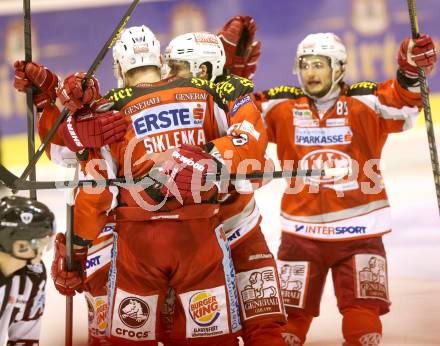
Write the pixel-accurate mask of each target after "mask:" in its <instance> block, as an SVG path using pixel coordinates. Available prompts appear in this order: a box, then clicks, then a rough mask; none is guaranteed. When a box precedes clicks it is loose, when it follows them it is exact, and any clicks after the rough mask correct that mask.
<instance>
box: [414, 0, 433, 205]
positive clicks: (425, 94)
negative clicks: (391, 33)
mask: <svg viewBox="0 0 440 346" xmlns="http://www.w3.org/2000/svg"><path fill="white" fill-rule="evenodd" d="M407 2H408V12H409V19H410V22H411V35H412V38H413V39H416V38H418V37H419V36H420V31H419V23H418V19H417V14H416V4H415V0H407ZM417 71H418V73H419V83H420V92H421V94H422V102H423V113H424V114H425V124H426V133H427V135H428V143H429V154H430V155H431V164H432V173H433V175H434V183H435V191H436V194H437V206H438V209H439V213H440V171H439V162H438V155H437V146H436V143H435V134H434V126H433V123H432V115H431V105H430V103H429V91H428V83H427V81H426V76H425V71H424V70H423V69H422V68H421V67H418V68H417Z"/></svg>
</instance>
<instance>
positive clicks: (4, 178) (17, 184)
mask: <svg viewBox="0 0 440 346" xmlns="http://www.w3.org/2000/svg"><path fill="white" fill-rule="evenodd" d="M346 175H351V169H349V168H327V169H322V170H321V169H305V170H293V171H273V172H252V173H247V174H244V173H239V174H220V173H217V174H207V175H206V180H207V181H238V180H253V179H278V178H293V177H323V176H346ZM155 179H156V180H153V179H152V178H150V177H148V176H146V177H143V178H114V179H101V180H64V181H27V180H21V179H20V178H18V177H17V176H16V175H14V174H12V173H11V172H10V171H8V170H7V169H6V168H5V167H4V166H3V165H1V164H0V182H2V183H3V184H4V185H6V186H7V187H8V188H10V189H15V190H30V189H35V190H54V189H66V188H76V187H105V186H119V187H124V186H133V185H140V186H145V187H148V186H151V185H153V184H154V183H156V182H157V181H158V180H159V179H157V178H155Z"/></svg>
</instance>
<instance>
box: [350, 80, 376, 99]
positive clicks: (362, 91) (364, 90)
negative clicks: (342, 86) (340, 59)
mask: <svg viewBox="0 0 440 346" xmlns="http://www.w3.org/2000/svg"><path fill="white" fill-rule="evenodd" d="M376 90H377V83H375V82H368V81H365V82H359V83H355V84H352V85H350V87H349V88H348V90H347V96H356V95H370V94H374V92H375V91H376Z"/></svg>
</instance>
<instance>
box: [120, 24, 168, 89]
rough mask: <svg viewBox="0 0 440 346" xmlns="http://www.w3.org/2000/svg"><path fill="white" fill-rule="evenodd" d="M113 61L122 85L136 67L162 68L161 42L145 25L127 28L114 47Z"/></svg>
mask: <svg viewBox="0 0 440 346" xmlns="http://www.w3.org/2000/svg"><path fill="white" fill-rule="evenodd" d="M113 59H114V63H115V71H114V72H115V77H116V78H117V79H118V83H120V81H121V80H122V79H123V76H124V75H125V73H126V72H127V71H130V70H131V69H134V68H136V67H141V66H156V67H159V68H160V67H161V59H160V42H159V41H158V40H157V39H156V36H155V35H154V34H153V32H152V31H151V30H150V29H149V28H148V27H146V26H145V25H142V26H132V27H130V28H126V29H125V30H124V31H123V32H122V34H121V36H120V37H119V38H118V40H117V41H116V43H115V45H114V47H113Z"/></svg>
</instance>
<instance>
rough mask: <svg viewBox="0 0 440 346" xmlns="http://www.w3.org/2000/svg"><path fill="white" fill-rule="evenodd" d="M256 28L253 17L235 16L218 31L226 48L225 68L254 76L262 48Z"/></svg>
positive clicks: (246, 76) (243, 74)
mask: <svg viewBox="0 0 440 346" xmlns="http://www.w3.org/2000/svg"><path fill="white" fill-rule="evenodd" d="M256 30H257V26H256V24H255V21H254V19H253V18H252V17H249V16H235V17H233V18H231V19H230V20H229V21H228V22H227V23H226V24H225V25H224V26H223V28H222V29H221V30H220V32H219V33H218V36H219V38H220V40H221V41H222V43H223V46H224V48H225V54H226V63H225V68H227V69H228V70H229V72H230V73H233V74H235V75H237V76H240V77H245V78H252V77H253V75H254V73H255V71H256V70H257V61H258V58H259V57H260V50H261V43H260V42H259V41H255V32H256Z"/></svg>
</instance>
